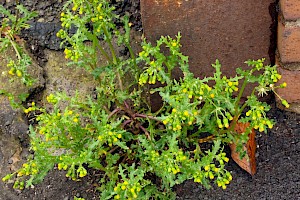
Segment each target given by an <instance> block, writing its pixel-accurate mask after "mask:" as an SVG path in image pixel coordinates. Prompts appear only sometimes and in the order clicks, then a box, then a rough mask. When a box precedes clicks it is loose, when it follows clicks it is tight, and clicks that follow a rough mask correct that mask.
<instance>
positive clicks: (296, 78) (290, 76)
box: [277, 64, 300, 104]
mask: <svg viewBox="0 0 300 200" xmlns="http://www.w3.org/2000/svg"><path fill="white" fill-rule="evenodd" d="M277 65H278V64H277ZM278 72H279V73H280V74H281V76H282V78H281V79H280V81H279V82H278V84H280V83H283V82H286V83H287V87H286V88H279V89H277V93H278V94H279V95H280V96H281V97H282V98H284V99H285V100H287V101H288V102H289V103H298V104H300V71H299V70H296V71H291V70H287V69H284V68H282V67H280V66H279V67H278Z"/></svg>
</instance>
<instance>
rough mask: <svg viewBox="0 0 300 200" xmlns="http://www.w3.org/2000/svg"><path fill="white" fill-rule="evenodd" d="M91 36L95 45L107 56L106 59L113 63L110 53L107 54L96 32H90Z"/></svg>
mask: <svg viewBox="0 0 300 200" xmlns="http://www.w3.org/2000/svg"><path fill="white" fill-rule="evenodd" d="M89 36H90V37H91V38H92V41H93V45H96V46H97V47H98V48H99V50H100V52H101V54H102V55H104V57H105V58H106V60H107V61H108V62H109V63H112V60H111V58H110V57H109V55H108V54H107V52H106V51H105V50H104V49H103V47H102V46H101V45H100V43H99V41H98V39H97V36H96V35H95V34H90V35H89Z"/></svg>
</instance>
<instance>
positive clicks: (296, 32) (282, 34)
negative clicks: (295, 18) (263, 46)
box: [277, 22, 300, 64]
mask: <svg viewBox="0 0 300 200" xmlns="http://www.w3.org/2000/svg"><path fill="white" fill-rule="evenodd" d="M277 47H278V51H279V54H280V59H281V62H282V63H284V64H285V63H295V62H300V27H299V26H297V24H296V23H282V22H279V23H278V40H277Z"/></svg>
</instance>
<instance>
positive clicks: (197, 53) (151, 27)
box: [141, 0, 274, 77]
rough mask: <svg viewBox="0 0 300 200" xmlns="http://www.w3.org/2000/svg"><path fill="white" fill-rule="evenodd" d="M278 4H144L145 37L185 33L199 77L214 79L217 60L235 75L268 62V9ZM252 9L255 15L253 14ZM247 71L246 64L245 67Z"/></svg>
mask: <svg viewBox="0 0 300 200" xmlns="http://www.w3.org/2000/svg"><path fill="white" fill-rule="evenodd" d="M273 2H274V0H263V1H262V0H251V1H249V0H230V1H228V0H212V1H207V0H206V1H186V0H141V14H142V20H143V28H144V34H145V36H146V38H147V39H148V40H149V41H151V42H155V40H156V39H158V38H159V37H160V36H161V35H170V36H172V37H173V36H174V35H176V34H177V32H178V31H180V32H181V34H182V39H181V43H182V51H183V53H184V54H185V55H188V56H189V58H190V60H189V61H190V62H189V63H190V69H191V71H192V72H193V73H194V74H195V76H198V77H204V76H208V75H212V73H213V71H214V69H213V68H212V67H211V64H212V63H214V62H215V60H216V59H217V58H218V59H219V60H220V62H221V64H222V66H223V68H222V71H223V72H224V74H226V75H228V76H232V75H234V74H235V69H236V68H237V67H241V66H242V65H243V63H244V61H246V60H248V59H259V58H262V57H264V58H266V64H269V62H270V61H269V54H268V50H269V46H270V38H269V36H270V34H271V32H270V29H269V27H270V25H271V23H272V18H271V16H270V14H269V10H268V7H269V6H270V4H271V3H273ZM249 11H251V12H249ZM244 67H245V65H244Z"/></svg>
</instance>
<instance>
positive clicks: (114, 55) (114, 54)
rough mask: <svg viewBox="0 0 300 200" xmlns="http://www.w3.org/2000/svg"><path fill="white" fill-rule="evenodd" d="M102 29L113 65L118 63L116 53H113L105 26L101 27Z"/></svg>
mask: <svg viewBox="0 0 300 200" xmlns="http://www.w3.org/2000/svg"><path fill="white" fill-rule="evenodd" d="M102 28H103V32H104V35H105V37H106V38H107V40H106V42H107V43H108V46H109V49H110V51H111V54H112V57H113V63H114V64H117V63H118V58H117V56H116V52H115V49H114V47H113V45H112V43H111V39H110V37H109V34H108V31H107V28H106V27H105V26H102Z"/></svg>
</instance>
